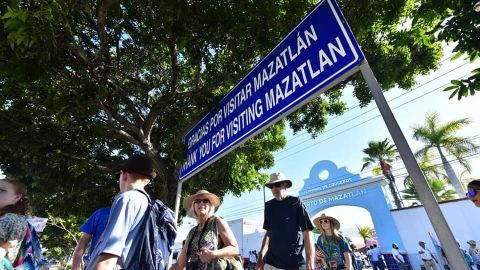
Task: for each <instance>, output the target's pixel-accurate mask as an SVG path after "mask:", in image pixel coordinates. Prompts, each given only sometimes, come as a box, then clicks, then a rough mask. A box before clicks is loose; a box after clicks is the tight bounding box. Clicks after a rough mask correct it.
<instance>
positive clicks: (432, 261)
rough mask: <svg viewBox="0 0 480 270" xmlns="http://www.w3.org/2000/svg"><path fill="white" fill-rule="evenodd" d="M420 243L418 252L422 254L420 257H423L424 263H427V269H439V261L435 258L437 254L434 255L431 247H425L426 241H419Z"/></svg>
mask: <svg viewBox="0 0 480 270" xmlns="http://www.w3.org/2000/svg"><path fill="white" fill-rule="evenodd" d="M418 245H419V246H420V249H419V250H418V254H420V258H421V259H422V261H423V264H424V265H425V269H427V270H428V269H434V270H437V269H438V268H437V264H438V261H437V259H436V258H435V256H433V254H432V252H431V251H430V249H428V248H426V247H425V242H423V241H419V242H418Z"/></svg>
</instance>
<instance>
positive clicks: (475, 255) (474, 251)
mask: <svg viewBox="0 0 480 270" xmlns="http://www.w3.org/2000/svg"><path fill="white" fill-rule="evenodd" d="M467 244H468V245H469V248H468V254H470V256H471V257H472V260H473V264H475V265H476V266H477V269H478V270H480V248H479V247H477V242H475V240H469V241H468V242H467Z"/></svg>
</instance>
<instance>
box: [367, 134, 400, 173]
mask: <svg viewBox="0 0 480 270" xmlns="http://www.w3.org/2000/svg"><path fill="white" fill-rule="evenodd" d="M362 151H363V153H364V154H366V155H367V156H366V157H364V158H363V159H362V161H363V162H364V163H363V166H362V171H363V170H365V169H366V168H368V167H371V166H373V165H382V164H383V163H387V164H389V163H392V162H393V161H395V160H396V159H398V158H399V156H398V151H397V148H395V145H394V144H391V143H390V142H389V140H388V138H385V140H383V141H369V142H368V147H367V148H365V149H363V150H362ZM381 167H382V166H381Z"/></svg>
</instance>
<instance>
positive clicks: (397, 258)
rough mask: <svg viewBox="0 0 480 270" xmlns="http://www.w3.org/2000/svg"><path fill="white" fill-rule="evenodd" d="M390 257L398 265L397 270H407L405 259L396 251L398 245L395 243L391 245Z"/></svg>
mask: <svg viewBox="0 0 480 270" xmlns="http://www.w3.org/2000/svg"><path fill="white" fill-rule="evenodd" d="M392 256H393V258H394V259H395V262H396V263H397V265H398V270H407V264H406V263H405V258H403V255H402V254H400V251H398V245H397V244H396V243H393V244H392Z"/></svg>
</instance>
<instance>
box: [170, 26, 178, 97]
mask: <svg viewBox="0 0 480 270" xmlns="http://www.w3.org/2000/svg"><path fill="white" fill-rule="evenodd" d="M176 41H177V38H176V36H175V34H173V35H172V36H171V37H170V38H169V39H168V41H167V46H168V53H169V54H170V62H171V64H172V78H171V79H170V92H172V93H174V92H175V90H176V88H177V81H178V73H179V68H178V59H177V44H176Z"/></svg>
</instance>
